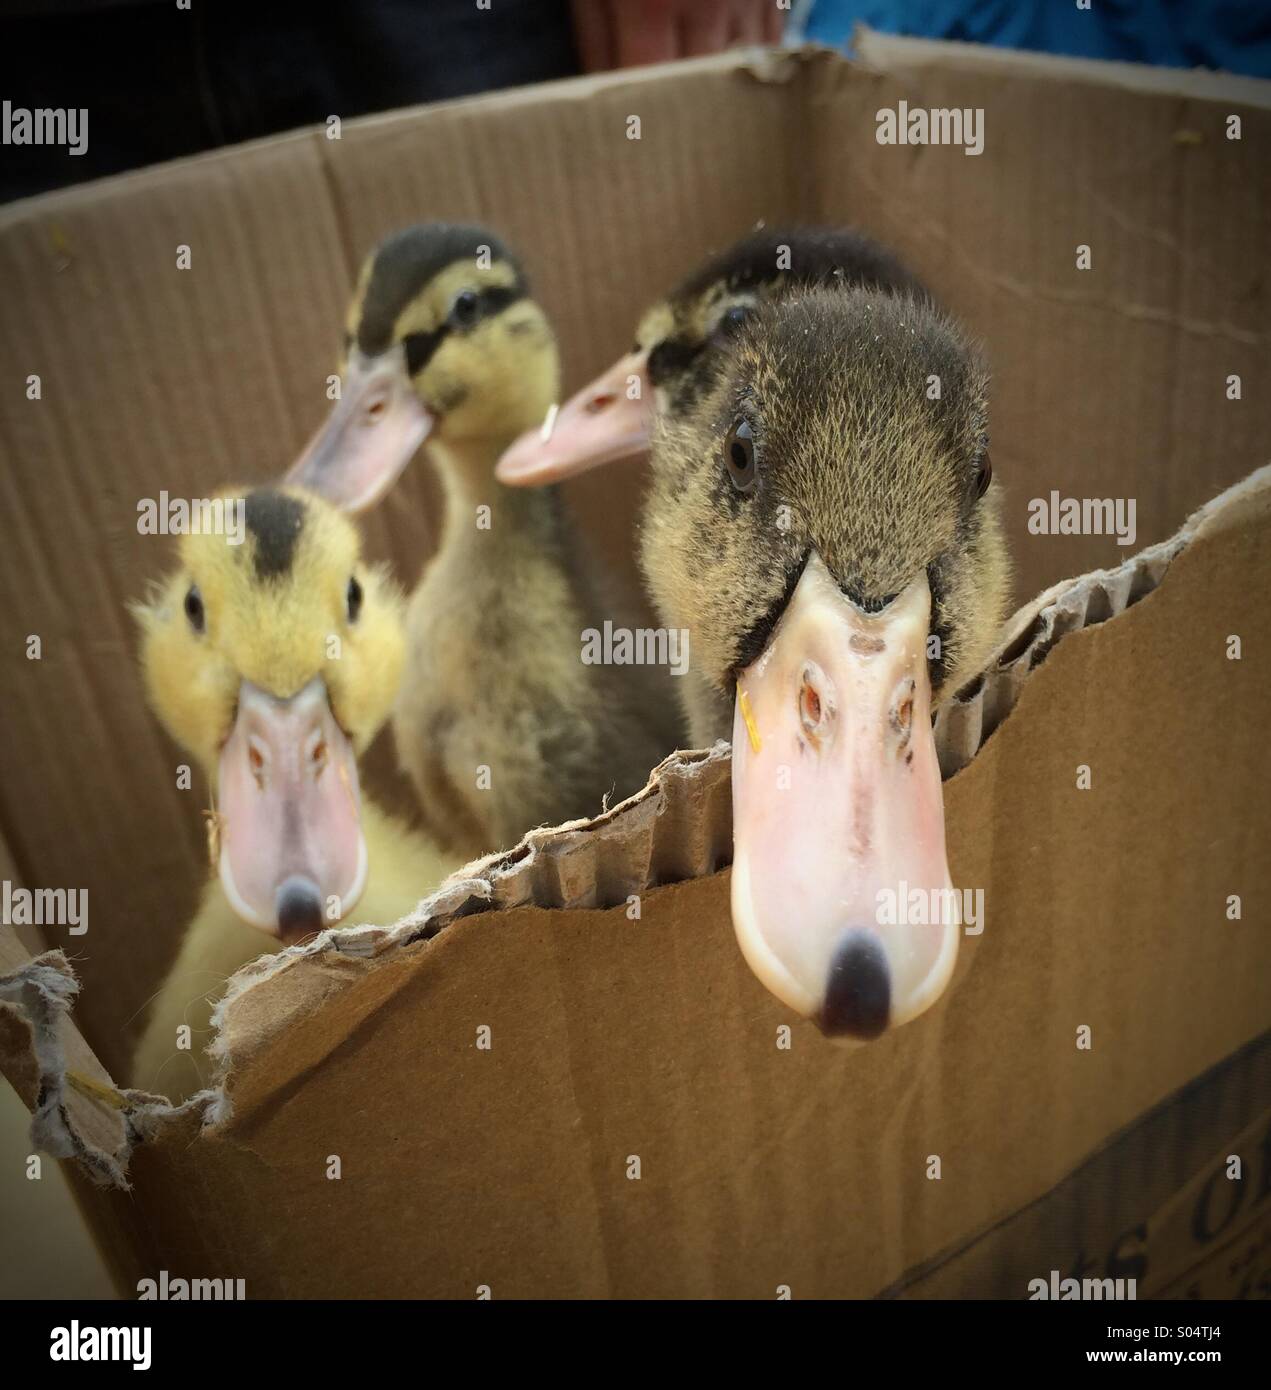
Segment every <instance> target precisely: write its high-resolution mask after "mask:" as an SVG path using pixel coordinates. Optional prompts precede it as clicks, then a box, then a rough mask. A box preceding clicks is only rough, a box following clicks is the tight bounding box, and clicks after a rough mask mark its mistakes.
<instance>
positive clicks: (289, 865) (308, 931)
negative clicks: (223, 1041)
mask: <svg viewBox="0 0 1271 1390" xmlns="http://www.w3.org/2000/svg"><path fill="white" fill-rule="evenodd" d="M222 499H223V501H224V503H225V506H226V508H227V509H234V508H241V512H240V513H238V515H239V516H240V517H241V521H242V526H241V529H238V528H230V527H226V533H225V534H212V533H204V534H200V535H188V536H185V537H183V538H182V542H181V546H180V552H179V554H180V563H179V565H178V567H177V569H176V571H175V572H174V573H173V574H172V575H170V576H169V578H168V579H167V580H166V581H164V582H163V583H162V584H161V585H160V586H159V587H158V588H157V590H156V592H155V593H154V595H153V596H152V597H151V599H150V600H149V601H148V602H146V603H144V604H138V605H136V607H135V608H134V613H135V616H136V617H137V619H138V622H139V623H140V626H141V631H142V646H141V664H142V670H143V675H144V679H145V684H146V690H147V694H148V697H149V700H150V703H151V705H152V707H153V708H154V711H155V713H156V714H157V715H158V716H159V719H160V720H161V721H162V723H163V725H164V727H165V728H166V729H167V731H168V732H169V733H170V734H171V735H172V737H173V738H174V739H175V740H176V741H177V743H179V744H180V745H181V746H182V747H183V748H184V749H186V750H187V751H188V752H189V753H190V755H191V756H192V757H193V758H194V759H195V760H196V761H197V762H198V764H199V765H200V766H201V767H202V768H203V770H204V771H205V772H206V773H207V775H208V778H209V780H210V782H211V785H212V787H213V788H214V791H215V805H216V810H215V812H214V813H213V820H212V832H211V834H210V836H209V840H210V847H211V851H212V859H213V862H214V865H215V868H216V877H214V878H213V879H212V880H211V882H210V883H209V884H208V886H207V889H206V891H205V892H204V894H203V898H202V901H201V903H200V906H199V909H198V912H197V913H196V914H195V917H194V920H193V921H192V922H191V923H190V925H189V927H188V928H187V930H186V932H185V936H184V939H183V941H182V944H181V949H180V951H179V953H178V955H177V959H176V962H175V964H174V965H173V967H172V969H171V971H170V972H169V974H168V977H167V979H166V980H165V982H164V984H163V987H162V988H161V989H160V991H159V993H158V995H157V997H156V999H155V1000H154V1004H153V1007H152V1010H151V1014H150V1020H149V1024H148V1026H147V1028H146V1031H145V1034H144V1036H143V1037H142V1039H141V1043H140V1045H139V1047H138V1049H137V1054H136V1059H135V1064H134V1067H133V1084H134V1085H136V1086H139V1087H141V1088H143V1089H146V1090H151V1091H158V1092H161V1093H163V1094H166V1095H169V1096H173V1097H184V1096H186V1095H189V1094H191V1093H192V1092H193V1091H195V1090H197V1089H199V1088H200V1087H201V1086H203V1085H206V1084H207V1081H208V1079H209V1075H210V1067H209V1064H208V1060H207V1058H206V1057H205V1056H204V1055H203V1046H204V1045H205V1043H206V1041H207V1033H208V1029H209V1021H210V1016H211V1012H212V1008H213V1006H214V1003H215V1001H216V1000H217V999H218V998H219V996H220V995H221V994H222V993H223V991H224V986H225V982H226V980H227V978H228V976H229V975H230V974H232V973H233V972H234V971H235V970H236V969H238V968H239V967H240V966H241V965H244V964H246V963H247V962H248V961H250V960H254V959H255V958H256V957H257V956H260V955H263V954H265V953H267V952H269V951H271V950H276V949H278V947H279V945H280V944H294V943H295V942H297V941H300V940H303V939H304V938H305V937H308V936H312V935H313V934H314V933H316V932H319V931H321V930H323V929H324V928H326V927H334V926H338V925H340V924H342V923H344V924H347V925H350V926H352V925H355V924H358V923H377V924H388V923H392V922H394V921H396V920H397V919H398V918H399V917H401V916H402V915H404V914H405V913H407V912H409V911H410V910H411V909H412V908H413V907H415V905H416V904H417V903H418V902H419V900H420V898H421V897H423V896H425V895H426V894H427V893H428V892H429V891H430V890H431V889H432V888H433V887H434V886H435V885H436V884H438V883H439V882H440V880H441V879H442V878H444V877H445V875H446V874H447V873H448V872H450V871H451V870H452V869H454V868H456V867H458V865H457V864H456V863H455V862H454V861H453V860H450V859H447V858H445V857H444V856H443V855H441V854H440V853H439V852H438V851H437V850H436V849H435V848H434V847H433V846H432V845H430V844H429V843H428V842H427V841H426V840H424V839H422V838H421V837H420V836H419V835H417V834H414V833H413V832H411V831H409V830H407V829H406V828H405V827H404V826H402V825H399V824H398V823H396V822H395V821H393V820H392V819H390V818H389V817H388V816H386V815H385V814H384V813H383V812H381V811H380V810H378V809H377V808H376V807H375V806H374V805H372V804H371V803H370V802H369V801H367V800H366V799H365V798H364V797H362V795H361V793H360V791H359V786H358V769H357V759H358V757H359V756H360V754H361V753H362V752H363V750H364V749H365V748H366V747H367V745H368V744H369V743H370V742H371V740H372V738H374V736H375V734H376V733H377V731H378V730H379V729H380V727H381V726H382V725H383V723H384V721H385V720H386V719H387V717H388V714H389V710H390V707H391V705H392V701H393V698H394V696H395V694H396V692H397V687H398V683H399V680H400V676H401V670H402V654H403V645H404V643H403V635H402V601H401V598H400V596H399V594H398V593H397V591H396V590H395V588H394V587H393V586H392V584H391V582H390V581H388V580H387V579H386V577H385V575H384V574H383V573H382V572H381V571H380V570H379V569H376V568H373V567H369V566H367V565H365V564H364V563H363V561H362V559H361V549H360V542H359V538H358V536H357V533H356V531H355V529H354V527H353V526H352V525H351V523H350V522H348V521H347V520H346V519H345V518H344V517H342V516H341V515H340V514H339V513H338V512H337V511H336V510H335V509H334V508H332V507H331V506H330V505H328V504H327V503H325V502H323V501H321V500H320V499H318V498H315V497H312V496H309V495H307V494H305V493H304V492H302V491H300V490H299V489H294V488H286V489H267V488H262V489H258V490H256V491H251V492H248V493H246V495H245V496H244V495H243V493H241V492H239V493H237V494H236V493H234V492H233V491H228V492H225V493H223V494H222ZM231 514H232V513H231ZM235 529H238V537H237V539H238V541H239V543H238V544H234V543H232V541H233V531H234V530H235ZM183 1025H184V1026H186V1027H188V1029H189V1033H188V1034H184V1033H182V1032H181V1030H182V1027H183Z"/></svg>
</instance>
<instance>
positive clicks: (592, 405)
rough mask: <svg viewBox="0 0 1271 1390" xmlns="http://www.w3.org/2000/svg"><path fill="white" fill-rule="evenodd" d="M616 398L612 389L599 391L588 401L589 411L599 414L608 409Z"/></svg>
mask: <svg viewBox="0 0 1271 1390" xmlns="http://www.w3.org/2000/svg"><path fill="white" fill-rule="evenodd" d="M616 399H617V397H616V396H615V395H614V394H613V392H612V391H600V392H597V394H596V395H594V396H593V397H592V398H591V400H589V401H588V402H587V411H588V413H589V414H591V415H599V414H600V412H601V411H602V410H608V408H609V407H610V406H611V405H612V404H613V403H614V401H615V400H616Z"/></svg>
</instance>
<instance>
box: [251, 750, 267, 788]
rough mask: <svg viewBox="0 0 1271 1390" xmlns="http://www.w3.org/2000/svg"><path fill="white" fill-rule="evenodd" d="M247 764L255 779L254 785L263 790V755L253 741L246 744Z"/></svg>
mask: <svg viewBox="0 0 1271 1390" xmlns="http://www.w3.org/2000/svg"><path fill="white" fill-rule="evenodd" d="M247 765H248V767H250V768H251V771H252V776H253V777H254V778H255V779H256V785H257V786H258V787H259V788H260V789H261V790H262V791H264V789H265V755H264V754H263V753H262V752H261V751H260V748H259V747H258V746H257V745H256V744H255V743H249V744H248V745H247Z"/></svg>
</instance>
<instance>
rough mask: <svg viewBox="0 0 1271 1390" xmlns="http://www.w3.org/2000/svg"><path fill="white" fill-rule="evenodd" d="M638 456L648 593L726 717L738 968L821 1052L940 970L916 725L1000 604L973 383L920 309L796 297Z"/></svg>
mask: <svg viewBox="0 0 1271 1390" xmlns="http://www.w3.org/2000/svg"><path fill="white" fill-rule="evenodd" d="M653 460H654V470H653V472H654V483H653V490H652V494H651V496H650V500H649V504H648V507H647V509H646V516H645V525H644V529H643V533H642V540H641V546H642V564H643V567H644V570H645V574H646V578H647V579H648V582H649V584H650V587H651V589H652V591H653V594H654V597H655V600H656V601H657V604H658V606H659V609H660V610H661V613H662V616H663V619H664V621H665V622H667V623H668V624H670V625H676V626H684V627H687V628H689V629H690V631H691V639H692V666H693V668H694V669H695V670H696V671H697V673H698V674H699V675H700V676H702V677H704V678H705V679H706V681H707V682H709V684H710V685H711V686H713V687H714V688H715V689H716V690H717V691H718V692H720V693H721V694H723V695H726V696H729V697H731V698H732V699H733V702H734V718H733V819H734V848H735V855H734V865H733V877H732V907H733V922H734V927H735V929H736V932H737V936H738V940H739V942H740V944H741V947H742V951H743V953H744V954H745V956H746V959H747V960H748V962H749V963H750V965H751V967H752V968H753V969H754V971H755V972H756V974H757V975H758V976H759V978H760V979H761V980H762V981H763V982H764V984H766V985H767V986H768V988H769V989H771V990H772V991H773V993H775V994H776V995H778V997H780V998H781V999H782V1000H783V1001H784V1002H785V1003H787V1004H788V1005H790V1006H791V1007H792V1008H794V1009H795V1010H797V1011H798V1012H800V1013H802V1014H803V1015H805V1016H808V1017H811V1018H814V1019H816V1020H817V1021H818V1023H819V1024H820V1026H821V1027H822V1029H823V1030H824V1031H825V1032H826V1033H827V1034H830V1035H832V1036H836V1037H841V1038H847V1039H856V1040H866V1039H869V1038H872V1037H876V1036H878V1035H879V1034H881V1033H882V1032H883V1031H884V1030H885V1029H887V1028H889V1027H894V1026H897V1025H899V1024H902V1023H904V1022H906V1021H908V1020H909V1019H911V1018H913V1017H915V1016H917V1015H918V1014H920V1013H921V1012H922V1011H923V1010H924V1009H926V1008H927V1007H928V1006H929V1005H930V1004H931V1003H932V1002H933V1001H934V1000H935V999H936V998H937V997H938V995H939V994H940V993H941V991H942V990H943V989H944V987H945V985H946V984H947V982H948V980H949V978H950V975H951V974H952V970H953V965H954V961H955V957H956V953H957V944H958V935H959V932H960V926H959V922H958V917H957V914H956V910H955V909H954V908H953V905H952V893H951V883H950V878H949V870H948V864H947V859H946V852H945V841H944V816H943V805H942V799H941V781H940V769H939V766H938V763H937V759H936V750H935V743H934V739H933V737H932V727H931V709H932V705H933V702H938V701H939V699H941V698H942V697H943V696H944V695H946V694H947V693H949V692H951V691H952V690H954V689H956V688H957V686H958V685H959V684H960V683H961V682H962V681H963V680H964V679H966V678H967V677H969V676H970V675H972V674H974V672H975V671H976V670H977V669H978V667H979V665H980V663H981V662H982V661H983V660H984V658H985V657H986V656H987V654H988V652H989V650H990V649H991V646H992V643H993V641H994V637H995V633H996V631H997V628H998V625H999V623H1000V620H1001V617H1002V613H1003V605H1004V601H1005V594H1006V568H1007V566H1006V557H1005V550H1004V546H1003V541H1002V536H1001V530H1000V524H999V521H998V515H997V507H996V498H995V497H994V496H993V495H991V494H990V495H987V496H986V495H985V492H986V489H987V486H988V482H989V476H990V474H989V462H988V454H987V374H986V371H985V368H984V366H983V365H982V363H981V362H980V360H979V358H978V356H977V354H976V353H975V351H974V350H973V349H972V347H971V346H970V345H969V344H968V343H967V341H966V340H965V339H964V337H963V336H962V334H961V333H960V332H959V330H958V329H957V328H956V327H955V326H954V325H953V324H952V323H951V322H950V321H949V320H948V319H946V318H945V317H944V316H943V315H942V314H941V313H940V312H939V311H938V310H937V309H936V308H934V306H933V305H932V304H931V302H930V301H929V300H928V299H927V298H926V297H925V296H914V295H911V294H903V293H902V294H893V293H884V292H881V291H879V290H874V289H860V288H857V289H847V290H844V289H831V288H825V287H814V288H811V289H807V290H804V291H800V292H798V293H794V294H791V295H789V296H784V297H781V298H779V299H777V300H774V301H772V302H769V303H767V304H764V305H761V306H760V307H759V308H758V309H757V310H756V312H755V313H754V315H753V316H752V318H751V319H750V321H749V322H747V323H746V324H744V325H742V326H741V327H740V329H739V331H738V333H737V337H736V341H735V343H734V345H733V348H732V350H731V351H730V352H729V353H728V354H726V357H725V360H724V363H723V369H722V370H721V371H719V372H718V373H717V374H716V376H715V377H714V379H713V380H712V381H711V382H710V383H708V384H707V386H706V387H705V389H704V390H703V391H701V392H700V393H698V395H697V396H696V398H695V399H694V401H693V402H692V404H691V406H690V408H688V409H686V410H680V411H673V412H671V413H669V414H666V415H663V416H661V417H660V418H659V421H658V429H657V433H656V436H655V440H654V452H653ZM913 890H917V891H919V892H920V893H922V894H923V895H925V897H924V905H925V906H929V907H930V908H931V910H930V911H928V912H926V913H925V914H924V913H923V912H921V911H915V910H914V900H913V898H912V892H913ZM946 890H948V891H946ZM915 917H918V918H919V919H920V920H918V921H914V920H913V919H914V918H915ZM932 919H933V920H934V925H932V924H929V921H930V920H932Z"/></svg>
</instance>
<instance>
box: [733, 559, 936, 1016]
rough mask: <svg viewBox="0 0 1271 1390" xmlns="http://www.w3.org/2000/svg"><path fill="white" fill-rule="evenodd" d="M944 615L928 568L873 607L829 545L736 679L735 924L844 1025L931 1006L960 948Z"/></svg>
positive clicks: (808, 1011)
mask: <svg viewBox="0 0 1271 1390" xmlns="http://www.w3.org/2000/svg"><path fill="white" fill-rule="evenodd" d="M930 613H931V593H930V590H929V588H928V586H927V580H926V576H925V575H923V576H920V577H919V578H918V579H916V580H915V581H914V582H913V583H912V584H911V585H910V586H909V588H908V589H906V590H905V592H904V593H902V594H901V595H900V596H899V597H897V598H896V599H894V600H893V601H892V602H891V603H890V604H889V605H888V606H887V607H886V608H885V609H884V610H883V611H882V612H880V613H876V614H875V613H866V612H863V611H861V610H860V609H858V608H857V607H856V606H855V605H854V604H852V603H851V602H850V601H849V600H848V599H847V598H845V597H844V596H843V594H842V593H841V592H840V590H839V588H838V586H837V584H835V582H834V580H833V578H832V577H831V575H830V573H829V571H828V570H827V569H826V567H825V565H824V563H823V562H822V561H821V559H820V557H819V556H818V555H816V554H815V552H814V553H813V555H812V557H811V558H810V560H809V562H808V564H807V567H806V568H805V570H804V573H803V577H802V579H800V581H799V584H798V586H797V588H796V589H795V591H794V594H793V596H792V597H791V600H790V603H789V605H788V606H787V608H786V610H785V612H784V613H783V614H782V616H781V619H780V621H779V622H778V624H777V628H776V631H775V632H774V633H773V636H772V640H771V641H770V642H769V644H768V646H767V648H766V649H765V650H764V652H763V653H762V655H760V657H759V658H758V660H756V661H755V662H753V663H752V664H751V665H750V666H749V667H748V668H747V669H746V670H745V671H744V672H743V673H742V675H741V676H740V678H739V680H738V683H737V704H736V713H735V716H734V722H733V839H734V859H733V872H732V909H733V926H734V928H735V930H736V933H737V939H738V942H739V943H740V945H741V949H742V952H743V954H744V955H745V957H746V960H747V962H748V963H749V965H750V967H751V969H752V970H754V972H755V974H756V975H758V976H759V978H760V980H762V981H763V983H764V984H765V985H766V986H767V987H768V988H769V989H770V990H771V991H772V992H773V993H774V994H775V995H776V996H777V997H778V998H779V999H781V1000H782V1001H783V1002H784V1003H786V1004H788V1005H789V1006H790V1007H791V1008H792V1009H794V1010H795V1011H796V1012H798V1013H800V1014H803V1015H804V1016H805V1017H808V1018H813V1019H815V1020H816V1021H817V1022H818V1023H819V1024H820V1026H821V1028H822V1030H823V1031H824V1032H825V1033H827V1034H828V1035H830V1036H832V1037H840V1038H846V1039H856V1040H858V1041H865V1040H867V1039H870V1038H875V1037H878V1036H879V1035H880V1034H881V1033H883V1032H884V1031H885V1030H886V1029H888V1028H894V1027H896V1026H898V1025H900V1024H902V1023H905V1022H907V1021H908V1020H910V1019H912V1018H915V1017H916V1016H917V1015H918V1014H920V1013H922V1012H923V1010H924V1009H927V1008H929V1007H930V1005H931V1004H932V1003H934V1002H935V1000H936V999H937V998H938V997H939V995H940V994H941V992H942V991H943V990H944V987H945V986H946V984H948V982H949V978H950V976H951V974H952V973H953V965H954V961H955V960H956V958H957V950H958V937H959V934H960V925H959V922H960V918H959V914H958V910H957V903H956V898H955V897H954V894H953V891H952V884H951V882H950V878H949V866H948V861H947V857H946V852H945V840H944V805H943V800H942V795H941V783H940V768H939V765H938V763H937V761H936V748H935V740H934V738H933V736H932V730H931V686H930V681H929V678H928V674H927V653H926V644H927V633H928V626H929V623H930ZM915 892H916V893H917V894H918V898H917V900H916V899H915V897H914V894H915ZM918 903H921V907H922V910H917V911H916V910H915V907H916V906H917V904H918Z"/></svg>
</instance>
